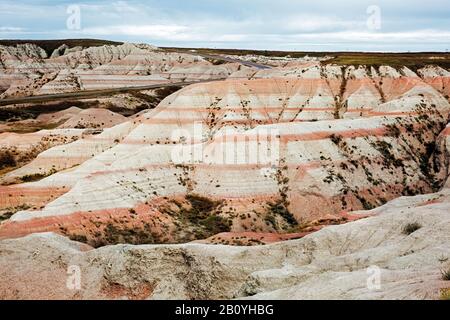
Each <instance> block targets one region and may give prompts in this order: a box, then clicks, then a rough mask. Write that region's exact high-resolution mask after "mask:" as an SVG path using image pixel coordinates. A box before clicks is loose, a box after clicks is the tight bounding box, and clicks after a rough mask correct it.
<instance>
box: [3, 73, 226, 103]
mask: <svg viewBox="0 0 450 320" xmlns="http://www.w3.org/2000/svg"><path fill="white" fill-rule="evenodd" d="M225 79H226V78H218V79H209V80H197V81H182V82H172V83H160V84H152V85H147V86H137V87H121V88H113V89H101V90H84V91H77V92H68V93H56V94H45V95H38V96H31V97H20V98H7V99H0V106H7V105H11V104H19V103H35V102H48V101H55V100H70V99H84V98H95V97H101V96H108V95H111V94H116V93H123V92H131V91H142V90H151V89H159V88H167V87H182V86H187V85H190V84H195V83H204V82H212V81H222V80H225Z"/></svg>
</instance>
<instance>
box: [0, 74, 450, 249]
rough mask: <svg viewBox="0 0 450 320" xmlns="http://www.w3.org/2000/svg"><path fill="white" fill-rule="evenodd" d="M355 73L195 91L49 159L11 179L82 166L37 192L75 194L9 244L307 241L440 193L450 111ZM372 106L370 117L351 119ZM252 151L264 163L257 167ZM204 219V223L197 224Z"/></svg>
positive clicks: (28, 220) (417, 91)
mask: <svg viewBox="0 0 450 320" xmlns="http://www.w3.org/2000/svg"><path fill="white" fill-rule="evenodd" d="M355 70H356V69H355V68H349V69H347V70H343V69H342V68H332V67H329V68H327V69H326V70H322V71H320V70H319V71H320V72H319V78H318V79H314V78H311V77H310V78H306V79H304V78H300V79H278V78H275V79H255V80H227V81H223V82H214V83H208V84H197V85H193V86H189V87H187V88H185V89H183V90H180V91H178V92H177V93H175V94H173V95H171V96H169V97H168V98H166V99H165V100H164V101H163V102H162V103H161V104H160V105H159V106H158V107H157V108H156V109H155V110H153V111H150V112H147V113H144V114H143V115H141V116H140V117H139V118H136V119H135V120H133V121H129V122H126V123H124V124H122V125H120V126H118V127H113V128H111V129H109V131H108V134H112V133H114V132H116V133H119V132H120V134H118V135H116V138H114V139H111V138H107V139H104V138H103V137H104V134H101V135H98V136H97V137H98V138H97V137H96V138H94V139H84V140H80V141H77V142H75V143H72V144H68V145H65V146H62V147H58V148H54V149H50V150H48V151H46V152H45V153H43V154H42V155H40V156H39V157H38V158H36V160H35V161H33V162H31V163H30V164H28V165H27V166H25V167H23V168H20V169H19V170H16V171H14V172H11V173H9V174H8V175H6V176H5V178H4V179H11V178H12V177H20V175H23V174H25V173H26V174H30V173H31V172H35V171H36V172H39V173H41V172H42V170H43V169H44V170H48V169H49V165H50V164H51V166H52V167H54V168H56V171H61V170H64V169H68V168H71V167H72V166H74V165H78V164H81V163H83V162H84V164H83V165H82V166H80V167H77V168H73V169H71V170H69V171H67V172H64V171H61V172H60V173H59V174H57V175H53V176H51V177H48V178H46V179H43V180H41V181H39V182H38V183H34V184H33V188H37V189H47V188H49V187H50V186H51V187H54V186H56V185H57V186H65V187H66V188H69V189H70V191H68V192H67V193H65V194H64V195H62V196H61V197H59V198H58V199H56V200H54V201H51V202H50V203H48V204H47V205H46V206H45V208H43V209H42V210H40V211H20V212H18V213H17V214H15V215H14V216H13V217H12V218H11V219H10V221H7V222H5V223H4V224H3V225H2V226H1V227H0V237H3V238H6V237H17V236H23V235H26V234H28V233H30V232H36V231H54V232H60V233H62V234H65V235H68V236H70V237H72V238H80V237H82V238H83V239H85V241H86V242H88V243H90V244H91V245H94V246H101V245H104V244H111V243H117V242H120V241H123V240H121V239H122V238H121V237H118V238H115V237H112V238H111V237H109V236H108V232H109V231H108V228H113V229H114V230H115V232H116V233H117V232H118V233H119V234H122V233H127V232H128V231H127V230H143V232H144V231H145V230H150V233H151V235H152V236H151V237H150V238H143V239H141V238H139V237H137V238H136V237H131V240H130V241H131V242H132V243H148V242H150V243H164V242H186V241H191V240H197V239H204V238H210V237H213V236H214V235H215V234H218V233H222V232H234V233H243V232H254V233H280V234H286V233H302V232H307V231H308V230H309V229H308V228H311V227H313V226H314V225H315V221H321V220H322V221H325V222H326V221H331V222H332V223H343V222H346V221H348V220H349V217H347V216H346V214H347V212H349V211H353V210H358V209H371V208H373V207H376V206H380V205H382V204H383V203H385V202H386V201H389V200H391V199H394V198H396V197H399V196H401V195H414V194H418V193H430V192H434V191H437V190H438V189H439V188H440V187H442V185H443V184H444V182H445V180H444V178H443V177H442V176H441V175H440V173H439V170H440V169H439V168H441V167H443V166H445V161H446V160H445V158H443V157H437V156H436V155H435V149H436V148H435V141H436V139H438V137H439V135H441V134H442V132H443V131H444V128H445V126H446V125H447V122H448V115H449V113H448V112H449V108H450V106H449V103H448V101H447V100H446V99H445V98H444V97H443V96H442V94H441V93H440V92H438V91H437V90H435V89H434V88H433V87H432V86H430V85H428V84H427V83H425V82H424V81H423V80H421V79H420V78H418V77H417V78H416V77H414V78H405V77H402V76H397V75H396V74H395V72H394V70H391V69H389V68H380V73H382V74H383V76H382V79H383V81H382V89H381V87H379V86H380V84H377V82H374V80H373V79H371V78H367V77H363V75H364V74H363V75H361V76H360V77H359V78H358V77H356V76H355V78H353V77H351V78H348V79H347V78H345V77H343V76H342V75H343V74H344V75H345V74H355V72H356V71H355ZM275 72H278V71H275ZM323 77H325V78H323ZM377 81H378V80H377ZM377 86H378V88H377ZM364 87H365V88H367V89H366V90H363V89H361V88H364ZM381 92H383V94H381ZM370 97H372V98H370ZM371 99H372V101H373V104H372V105H365V110H364V112H361V111H360V112H359V113H358V112H356V113H355V112H353V108H356V106H361V104H359V103H360V102H361V101H370V100H371ZM327 104H328V107H324V106H326V105H327ZM350 113H351V115H350ZM347 115H349V116H348V117H347ZM347 118H348V119H347ZM316 119H321V120H320V121H312V120H316ZM325 119H329V120H325ZM307 120H309V121H307ZM195 123H196V125H194V124H195ZM124 128H127V129H126V130H124V131H122V130H123V129H124ZM196 130H200V133H199V132H198V131H196ZM177 132H178V133H180V134H179V136H178V137H175V138H174V133H177ZM261 133H263V136H264V135H265V136H264V137H263V138H262V140H261V139H260V138H261ZM105 134H106V133H105ZM255 139H256V142H257V145H261V144H262V145H263V147H262V148H259V149H258V150H257V153H258V152H261V150H262V152H263V154H257V155H258V157H253V158H252V155H251V154H250V153H249V152H248V150H249V148H251V144H249V142H251V141H255ZM258 139H259V140H258ZM272 139H273V141H272ZM112 140H114V141H112ZM269 141H271V142H270V143H269ZM272 142H273V143H275V144H272ZM87 150H96V151H95V152H87ZM174 150H175V151H176V152H179V153H180V154H181V156H180V157H181V158H177V159H174ZM236 150H238V152H236ZM239 150H240V151H239ZM266 151H270V152H269V153H271V152H272V151H273V152H274V154H275V153H276V159H275V160H274V159H270V157H268V155H267V154H265V153H264V152H266ZM227 152H228V154H227V155H226V157H225V158H224V157H222V155H223V154H224V153H227ZM175 155H176V154H175ZM261 157H262V158H261ZM264 157H266V158H264ZM431 161H434V162H435V163H436V166H429V165H428V164H429V163H430V162H431ZM163 177H164V178H163ZM242 177H245V178H242ZM3 192H4V193H7V192H9V191H8V189H5V190H4V191H3ZM192 197H194V198H192ZM205 208H206V209H205ZM203 209H205V210H203ZM200 211H201V212H200ZM198 214H201V215H202V217H203V218H202V219H200V220H199V219H194V218H192V219H191V218H189V217H190V215H193V216H196V215H198ZM186 215H187V217H186ZM117 221H120V222H117ZM37 222H39V223H38V224H36V223H37ZM325 224H326V223H325ZM81 226H82V227H81ZM117 229H119V230H117ZM122 229H123V230H122ZM216 240H217V241H219V242H220V241H221V240H222V239H216Z"/></svg>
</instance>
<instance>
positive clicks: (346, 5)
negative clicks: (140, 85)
mask: <svg viewBox="0 0 450 320" xmlns="http://www.w3.org/2000/svg"><path fill="white" fill-rule="evenodd" d="M74 5H75V7H74ZM78 10H79V12H80V16H79V17H78V15H77V11H78ZM378 17H379V18H380V19H378ZM449 17H450V1H449V0H428V1H423V0H420V1H419V0H409V1H395V0H390V1H388V0H386V1H365V0H348V1H336V0H309V1H303V0H302V1H300V0H239V1H238V0H221V1H218V0H177V1H175V0H164V1H155V0H146V1H144V0H136V1H102V0H94V1H84V2H83V1H80V2H76V1H65V0H62V1H61V0H58V1H52V0H46V1H27V0H25V1H17V0H14V1H12V0H0V38H3V39H61V38H101V39H109V40H120V41H130V42H145V43H150V44H154V45H157V46H179V47H217V48H248V49H251V48H254V49H275V50H310V51H333V50H364V51H446V50H447V49H450V19H449ZM78 22H80V23H79V24H78Z"/></svg>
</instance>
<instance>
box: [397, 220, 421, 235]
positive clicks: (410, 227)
mask: <svg viewBox="0 0 450 320" xmlns="http://www.w3.org/2000/svg"><path fill="white" fill-rule="evenodd" d="M420 228H422V225H421V224H420V223H418V222H411V223H408V224H406V225H405V226H404V227H403V230H402V232H403V234H406V235H410V234H411V233H413V232H416V231H417V230H419V229H420Z"/></svg>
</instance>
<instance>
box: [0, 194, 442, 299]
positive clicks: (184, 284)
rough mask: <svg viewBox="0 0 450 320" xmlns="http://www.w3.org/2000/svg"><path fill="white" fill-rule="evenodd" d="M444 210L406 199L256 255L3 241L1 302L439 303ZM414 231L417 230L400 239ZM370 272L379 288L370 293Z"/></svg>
mask: <svg viewBox="0 0 450 320" xmlns="http://www.w3.org/2000/svg"><path fill="white" fill-rule="evenodd" d="M449 201H450V194H449V189H444V190H443V191H441V192H439V193H436V194H431V195H427V196H415V197H403V198H399V199H397V200H395V201H393V202H391V203H389V204H387V205H385V206H382V207H380V208H378V209H375V210H373V211H370V212H364V214H367V213H369V214H370V215H373V217H370V218H366V219H363V220H359V221H357V222H351V223H348V224H345V225H340V226H333V227H327V228H324V229H323V230H321V231H318V232H316V233H313V234H311V235H309V236H306V237H304V238H302V239H300V240H291V241H287V242H281V243H277V244H272V245H267V246H256V247H230V246H222V245H218V246H211V245H202V244H185V245H171V246H167V245H145V246H132V245H117V246H108V247H104V248H100V249H97V250H93V249H92V248H90V247H88V246H86V245H84V244H81V243H78V242H73V241H70V240H68V239H67V238H64V237H62V236H59V235H56V234H52V233H42V234H33V235H29V236H26V237H24V238H20V239H15V240H3V241H1V242H0V253H1V258H0V279H2V285H1V286H0V298H3V299H42V298H49V299H98V298H101V299H123V298H125V299H174V298H178V299H230V298H245V297H247V298H252V299H439V298H441V297H443V294H445V292H447V290H448V289H449V288H450V283H449V282H448V281H444V280H443V279H442V275H441V270H448V268H450V263H449V257H450V247H449V245H448V243H449V241H450V214H449V203H450V202H449ZM410 223H419V224H420V226H421V227H420V228H419V229H418V230H416V231H414V232H412V233H410V234H408V233H405V231H404V230H405V227H406V226H407V225H408V224H410ZM69 268H72V269H73V268H77V269H76V270H79V271H80V272H81V273H80V274H81V279H82V280H81V281H82V282H81V290H71V289H69V288H70V286H69V287H67V281H68V280H67V279H68V278H67V270H72V269H69ZM73 270H75V269H73ZM72 272H73V271H72ZM374 272H379V274H380V286H379V287H371V286H368V285H367V283H368V279H369V276H371V275H373V274H374ZM17 279H20V281H18V280H17ZM369 283H370V282H369Z"/></svg>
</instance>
